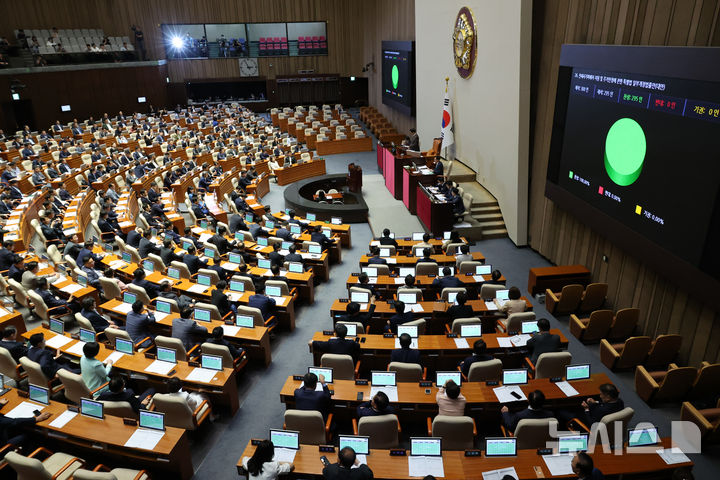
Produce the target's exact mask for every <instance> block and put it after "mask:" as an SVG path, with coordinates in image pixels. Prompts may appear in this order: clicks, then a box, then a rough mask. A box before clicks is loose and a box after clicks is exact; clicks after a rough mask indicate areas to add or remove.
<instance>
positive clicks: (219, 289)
mask: <svg viewBox="0 0 720 480" xmlns="http://www.w3.org/2000/svg"><path fill="white" fill-rule="evenodd" d="M215 287H216V288H215V290H213V291H212V294H211V297H210V303H212V304H213V305H215V306H216V307H217V309H218V311H220V316H221V317H225V315H227V314H228V313H230V312H234V311H235V310H236V308H233V305H231V304H230V300H228V296H227V295H225V289H226V288H227V282H225V280H220V281H219V282H218V283H217V285H215Z"/></svg>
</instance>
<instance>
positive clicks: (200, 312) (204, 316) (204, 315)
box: [193, 308, 210, 322]
mask: <svg viewBox="0 0 720 480" xmlns="http://www.w3.org/2000/svg"><path fill="white" fill-rule="evenodd" d="M193 317H194V318H195V320H197V321H198V322H209V321H210V310H205V309H204V308H196V309H195V311H194V313H193Z"/></svg>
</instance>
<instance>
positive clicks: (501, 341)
mask: <svg viewBox="0 0 720 480" xmlns="http://www.w3.org/2000/svg"><path fill="white" fill-rule="evenodd" d="M497 342H498V345H499V346H500V348H512V347H513V344H512V341H511V340H510V337H497Z"/></svg>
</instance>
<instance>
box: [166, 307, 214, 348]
mask: <svg viewBox="0 0 720 480" xmlns="http://www.w3.org/2000/svg"><path fill="white" fill-rule="evenodd" d="M192 314H193V311H192V310H191V309H189V308H186V309H184V310H183V311H182V312H180V316H179V317H177V318H173V321H172V333H171V335H172V337H173V338H177V339H179V340H180V341H181V342H182V343H183V345H184V346H185V350H190V349H191V348H193V347H194V346H195V345H196V344H197V343H198V339H203V340H204V339H205V337H207V329H206V328H205V327H201V326H200V325H198V324H197V323H195V320H193V319H192V318H191V317H192Z"/></svg>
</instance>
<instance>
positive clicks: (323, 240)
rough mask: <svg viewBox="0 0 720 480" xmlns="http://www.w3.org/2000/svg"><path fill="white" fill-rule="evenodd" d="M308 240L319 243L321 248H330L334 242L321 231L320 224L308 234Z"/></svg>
mask: <svg viewBox="0 0 720 480" xmlns="http://www.w3.org/2000/svg"><path fill="white" fill-rule="evenodd" d="M310 241H312V242H316V243H319V244H320V246H321V247H322V249H323V250H326V249H328V248H330V247H331V246H332V245H333V244H334V242H333V241H332V240H330V239H329V238H328V237H327V236H325V234H324V233H323V232H322V228H321V227H320V225H317V226H315V229H314V230H313V231H312V233H311V234H310Z"/></svg>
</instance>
